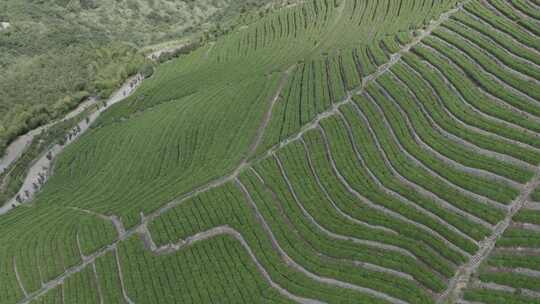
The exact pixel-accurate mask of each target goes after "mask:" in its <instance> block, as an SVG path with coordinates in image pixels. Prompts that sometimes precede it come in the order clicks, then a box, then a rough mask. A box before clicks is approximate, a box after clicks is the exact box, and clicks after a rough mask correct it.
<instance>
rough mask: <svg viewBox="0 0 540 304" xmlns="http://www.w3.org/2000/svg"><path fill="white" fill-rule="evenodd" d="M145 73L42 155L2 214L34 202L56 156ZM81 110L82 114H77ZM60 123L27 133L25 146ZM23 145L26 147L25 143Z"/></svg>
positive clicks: (121, 88) (129, 91)
mask: <svg viewBox="0 0 540 304" xmlns="http://www.w3.org/2000/svg"><path fill="white" fill-rule="evenodd" d="M142 80H143V78H142V75H140V74H137V75H135V76H133V77H131V78H129V79H128V80H127V81H126V82H125V83H124V84H123V85H122V87H120V89H118V90H117V91H116V92H115V93H113V94H112V95H111V97H110V98H109V99H108V100H106V105H105V106H103V107H101V108H99V109H98V110H97V111H95V112H94V113H92V114H90V115H89V116H88V117H87V118H86V119H83V120H82V121H80V122H79V123H78V124H77V126H76V127H75V128H74V129H72V130H71V131H70V135H71V136H70V137H69V139H68V140H67V141H66V142H65V144H64V145H59V144H57V145H55V146H53V147H51V148H50V149H49V150H47V151H45V153H43V154H42V155H41V157H40V158H38V159H37V160H35V161H34V163H33V164H32V165H31V166H30V168H29V170H28V173H27V175H26V177H25V179H24V182H23V185H22V187H21V189H20V190H19V191H18V192H17V194H15V196H14V197H13V198H12V199H11V200H9V201H8V202H7V203H6V204H4V206H1V207H0V215H3V214H5V213H7V212H9V211H10V210H11V209H13V208H15V207H17V206H20V205H21V204H24V203H27V202H30V201H31V200H32V199H33V198H34V196H35V194H36V193H37V192H39V190H41V187H42V186H43V185H44V184H45V183H46V182H47V180H48V178H49V177H50V176H51V174H52V166H53V162H54V160H55V158H56V157H57V156H58V155H59V154H60V153H62V151H63V150H64V149H65V148H66V147H67V146H69V145H70V144H72V143H73V142H75V141H76V140H77V139H78V138H79V137H80V136H81V135H82V134H84V133H85V132H86V131H88V130H89V128H90V126H91V125H92V123H93V122H94V121H96V119H97V118H98V117H99V116H100V115H101V113H103V112H105V111H106V110H107V109H108V108H109V107H111V106H112V105H114V104H116V103H118V102H120V101H122V100H123V99H124V98H126V97H128V96H129V95H131V94H132V93H133V92H134V91H135V90H136V89H137V87H138V86H139V85H140V84H141V83H142ZM89 105H91V103H86V104H83V107H88V106H89ZM83 107H79V108H77V109H76V110H75V111H72V112H70V113H69V114H68V115H66V118H64V119H62V120H60V121H63V120H65V119H69V118H70V117H74V116H76V115H78V113H81V112H82V111H84V109H85V108H83ZM76 112H78V113H76ZM55 123H57V122H54V123H51V124H49V125H47V126H43V127H41V128H38V129H36V130H33V131H31V132H30V133H31V134H30V133H29V134H27V135H25V136H24V139H23V141H22V142H21V143H20V144H22V143H24V144H25V145H27V144H29V142H31V141H32V138H33V136H35V135H37V134H39V132H41V130H44V129H46V128H48V127H50V126H52V125H54V124H55ZM21 147H22V146H21ZM21 147H17V148H16V151H19V152H21V153H22V152H23V151H24V147H22V148H21Z"/></svg>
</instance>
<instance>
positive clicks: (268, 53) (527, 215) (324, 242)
mask: <svg viewBox="0 0 540 304" xmlns="http://www.w3.org/2000/svg"><path fill="white" fill-rule="evenodd" d="M538 8H539V3H537V1H535V0H511V1H500V0H490V1H486V0H466V1H463V2H460V1H451V0H414V1H393V0H378V1H376V0H370V1H356V0H341V1H337V0H336V1H333V0H313V1H305V2H299V3H297V4H296V5H290V6H286V7H283V8H281V9H278V10H275V11H269V12H268V13H267V14H264V13H261V15H260V18H257V19H256V20H254V21H253V22H252V23H250V24H248V25H247V26H244V27H241V28H238V29H236V30H234V31H232V32H230V33H228V34H227V35H225V36H223V37H220V38H219V39H218V40H217V41H216V42H215V43H213V44H207V45H205V46H203V47H201V48H199V49H197V50H195V51H194V52H192V53H191V54H189V55H186V56H183V57H181V58H179V59H177V60H174V61H171V62H169V63H166V64H164V65H162V66H160V67H159V68H158V70H157V71H156V73H155V74H154V75H153V77H152V78H151V79H149V80H147V81H145V82H144V83H143V84H142V86H141V87H140V89H138V90H137V91H136V92H135V94H133V95H132V96H130V97H129V98H127V99H126V100H125V101H123V102H121V103H118V104H116V105H114V106H113V107H111V109H110V110H108V111H107V112H105V113H104V114H103V115H102V116H101V117H100V118H99V119H98V121H97V122H96V124H94V125H93V129H92V130H91V131H89V132H88V133H86V134H85V135H84V136H82V137H81V138H80V140H79V141H77V142H76V143H74V144H73V145H71V146H69V147H68V148H67V149H66V150H65V151H64V153H62V154H61V155H60V157H59V158H58V159H57V160H56V164H55V169H54V176H53V177H52V178H51V179H50V180H49V182H48V183H47V184H46V185H45V187H44V188H43V190H42V191H41V193H40V194H39V195H38V197H37V198H36V199H35V200H34V201H33V203H32V204H31V205H29V206H27V207H24V206H23V207H18V208H16V209H15V210H14V211H12V212H10V213H8V214H6V215H4V216H1V217H0V229H1V231H3V232H4V233H3V234H2V235H1V236H0V244H3V245H2V246H1V247H0V265H1V267H2V268H1V269H2V272H1V273H0V293H1V294H3V295H5V300H2V301H5V302H6V303H34V302H36V303H40V302H43V303H49V302H51V303H57V302H63V303H178V302H190V303H206V302H208V303H238V302H245V303H266V302H272V303H273V302H278V303H285V302H287V303H288V302H299V303H443V302H451V303H454V302H467V301H474V302H475V303H476V302H484V303H492V302H493V301H495V300H493V299H505V301H506V302H505V301H502V300H497V301H502V302H500V303H514V302H515V303H531V302H532V303H534V301H538V300H539V298H540V297H539V296H538V290H537V286H536V285H534V284H533V282H536V281H537V278H538V275H537V272H538V269H536V266H535V265H536V264H535V263H536V261H535V259H536V258H537V257H538V256H540V255H539V253H538V250H537V249H535V248H532V247H535V243H534V242H536V239H537V235H535V233H537V232H538V231H537V230H538V227H537V226H538V223H536V222H535V219H534V217H535V215H534V214H532V212H529V211H528V210H526V209H525V208H524V207H527V206H534V204H532V203H529V201H530V200H533V199H537V198H536V197H537V195H536V194H533V191H534V189H535V188H537V187H538V186H539V184H540V171H539V168H538V166H539V163H540V141H539V140H540V138H539V134H540V133H539V128H540V96H539V92H540V77H539V76H540V69H539V67H540V56H539V55H540V45H539V41H540V40H539V39H538V35H539V33H538V28H539V27H538V23H539V19H538V15H537V14H535V12H536V11H538V10H537V9H538ZM531 208H533V209H534V208H535V207H531ZM531 208H528V209H531ZM517 218H520V219H517ZM512 219H514V221H515V222H518V223H523V222H524V223H528V224H527V225H519V226H516V225H515V224H512ZM509 227H510V228H509ZM497 241H498V242H497ZM516 246H520V247H524V246H528V247H531V248H527V249H524V250H522V249H520V248H517V249H516V248H515V247H516ZM494 247H495V248H499V247H507V248H509V249H507V250H504V251H503V250H500V249H496V250H495V251H494V249H493V248H494ZM499 251H501V252H503V253H505V254H507V255H509V256H510V257H509V258H505V257H502V258H500V259H499V260H497V258H498V256H497V254H499ZM515 252H518V254H517V253H515ZM521 254H527V255H528V256H531V257H532V258H530V259H527V258H521V259H518V258H516V260H515V263H514V262H513V260H512V256H514V255H515V256H520V255H521ZM507 260H511V261H512V262H511V263H514V264H505V263H510V262H505V261H507ZM497 261H499V262H497ZM501 261H502V262H501ZM519 261H520V262H519ZM518 262H519V265H518V264H516V263H518ZM483 263H487V265H488V266H486V267H487V268H485V267H481V266H482V265H485V264H483ZM497 267H499V268H497ZM493 268H497V269H495V270H494V269H493ZM512 268H519V269H520V270H519V271H512V270H511V269H512ZM509 269H510V270H509ZM523 269H524V270H523ZM499 271H503V273H504V274H503V275H499V274H497V273H498V272H499ZM507 272H508V273H507ZM477 274H478V275H477ZM479 282H480V283H479ZM482 282H484V283H482ZM491 282H492V283H495V284H490V283H491ZM469 283H470V286H469ZM486 283H488V284H486ZM501 286H502V287H501ZM521 290H524V291H523V293H521V292H519V291H521ZM464 291H465V293H464Z"/></svg>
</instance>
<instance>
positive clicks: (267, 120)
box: [235, 65, 296, 172]
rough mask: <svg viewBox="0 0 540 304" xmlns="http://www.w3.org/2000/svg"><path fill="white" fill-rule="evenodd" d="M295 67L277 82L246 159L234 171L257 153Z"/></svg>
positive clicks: (241, 167)
mask: <svg viewBox="0 0 540 304" xmlns="http://www.w3.org/2000/svg"><path fill="white" fill-rule="evenodd" d="M295 67H296V65H293V66H291V67H289V68H288V69H287V70H286V71H285V72H284V73H283V75H282V76H281V80H280V81H279V85H278V87H277V90H276V92H275V93H274V95H273V96H272V98H271V99H270V101H269V105H268V109H267V110H266V113H265V114H264V118H263V121H262V122H261V124H260V125H259V128H258V129H257V133H256V135H255V140H253V142H252V143H251V145H250V147H249V150H248V153H247V155H246V157H245V158H244V159H243V160H242V162H241V163H240V165H239V166H238V168H237V169H236V170H235V171H236V172H240V171H242V170H243V169H244V168H245V167H246V166H247V165H248V161H249V159H250V158H251V157H253V155H255V153H256V152H257V148H258V147H259V145H260V144H261V142H262V140H263V139H264V134H265V131H266V127H267V126H268V124H269V123H270V120H271V119H272V114H273V112H274V106H275V105H276V103H277V102H278V100H279V97H280V95H281V92H282V91H283V89H284V88H285V86H286V85H287V82H288V80H289V76H290V75H291V73H292V72H293V71H294V69H295Z"/></svg>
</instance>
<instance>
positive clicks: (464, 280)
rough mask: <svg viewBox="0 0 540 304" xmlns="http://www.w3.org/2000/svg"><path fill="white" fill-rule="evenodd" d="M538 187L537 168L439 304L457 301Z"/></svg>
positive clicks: (539, 173)
mask: <svg viewBox="0 0 540 304" xmlns="http://www.w3.org/2000/svg"><path fill="white" fill-rule="evenodd" d="M538 186H540V168H537V172H536V175H535V177H534V178H533V179H532V180H531V181H530V182H528V183H527V184H526V185H525V187H524V188H523V190H522V191H521V193H520V195H519V196H518V197H517V198H516V200H514V202H513V203H512V204H511V205H510V211H509V212H508V214H507V215H506V217H505V218H504V220H503V221H501V222H500V223H499V224H497V225H496V226H495V229H494V230H493V233H492V234H491V235H490V236H489V237H488V238H487V239H486V240H484V241H483V242H481V244H480V249H479V250H478V252H477V253H476V254H475V255H474V256H473V257H472V258H471V259H470V260H469V262H468V263H467V264H465V265H463V266H461V267H459V269H458V271H457V273H456V275H455V276H454V278H452V280H451V281H450V284H449V287H448V288H447V290H446V291H445V292H444V293H443V294H442V295H441V297H440V298H439V300H438V303H445V301H447V300H456V299H458V298H459V297H460V296H461V293H462V291H463V289H464V288H465V287H467V285H468V284H469V282H470V280H471V276H472V274H473V273H474V272H475V271H476V270H477V269H478V267H479V266H480V264H482V262H483V261H484V260H485V259H486V258H487V257H488V256H489V254H490V253H491V251H492V250H493V248H494V247H495V243H496V242H497V240H498V239H499V238H500V237H501V236H502V234H503V233H504V232H505V231H506V229H507V228H508V226H510V222H511V220H512V217H513V216H514V215H515V214H516V213H517V212H518V211H519V210H520V209H521V208H522V207H523V206H524V205H525V203H526V202H527V199H528V198H529V195H530V194H531V193H532V192H533V191H534V189H536V188H537V187H538Z"/></svg>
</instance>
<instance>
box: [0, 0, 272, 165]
mask: <svg viewBox="0 0 540 304" xmlns="http://www.w3.org/2000/svg"><path fill="white" fill-rule="evenodd" d="M266 2H268V1H266V0H242V1H230V0H216V1H209V0H198V1H169V0H153V1H150V0H130V1H110V0H55V1H31V0H5V1H2V3H0V22H2V23H1V24H2V27H0V29H1V30H0V68H2V73H0V155H2V154H3V153H4V149H5V147H6V144H8V143H9V142H11V141H12V140H14V139H15V137H16V136H18V135H21V134H23V133H26V132H27V131H29V130H31V129H34V128H36V127H37V126H40V125H42V124H45V123H47V122H49V121H50V120H52V119H56V118H59V117H61V116H62V115H64V114H66V113H67V112H68V111H69V110H71V109H73V108H75V107H76V106H77V105H78V104H79V103H80V102H81V101H82V100H84V99H85V98H87V97H88V96H98V97H101V98H105V97H107V96H109V95H110V94H111V93H112V91H113V90H114V89H115V88H117V87H118V86H119V85H120V84H121V83H122V82H123V81H124V80H125V79H127V78H128V76H130V75H133V74H135V73H136V72H138V71H139V70H141V69H142V68H143V67H144V65H145V64H148V62H146V61H145V59H144V55H143V54H142V53H140V52H139V49H140V48H143V47H146V46H148V45H152V44H155V43H158V42H163V41H168V40H173V39H174V40H178V39H184V40H189V39H190V38H192V39H193V40H198V39H199V35H202V34H204V33H206V35H205V37H206V39H209V38H211V36H215V35H219V34H221V33H222V32H223V30H224V29H226V27H224V26H223V24H225V25H228V26H230V25H232V24H234V23H235V20H236V19H237V17H238V15H239V14H240V11H245V10H247V9H249V8H250V7H256V6H260V5H262V4H264V3H266ZM3 24H9V25H10V26H9V27H7V28H5V29H4V26H3Z"/></svg>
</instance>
